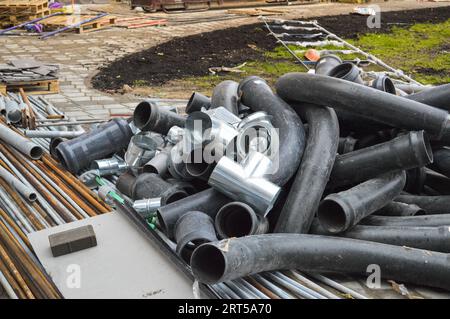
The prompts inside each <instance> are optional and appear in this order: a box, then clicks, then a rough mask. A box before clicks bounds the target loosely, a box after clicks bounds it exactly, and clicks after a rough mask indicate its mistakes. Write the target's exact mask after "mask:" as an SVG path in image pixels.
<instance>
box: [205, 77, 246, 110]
mask: <svg viewBox="0 0 450 319" xmlns="http://www.w3.org/2000/svg"><path fill="white" fill-rule="evenodd" d="M238 88H239V83H237V82H235V81H231V80H226V81H222V82H220V83H219V84H217V85H216V86H215V88H214V90H213V93H212V96H211V108H212V109H215V108H217V107H219V106H222V107H224V108H226V109H227V110H228V111H230V112H231V113H233V114H236V115H238V102H239V97H238Z"/></svg>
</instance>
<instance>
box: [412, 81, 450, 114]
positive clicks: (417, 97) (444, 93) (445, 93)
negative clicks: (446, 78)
mask: <svg viewBox="0 0 450 319" xmlns="http://www.w3.org/2000/svg"><path fill="white" fill-rule="evenodd" d="M407 98H408V99H410V100H414V101H417V102H420V103H423V104H428V105H431V106H434V107H438V108H440V109H443V110H447V111H450V84H443V85H439V86H436V87H433V88H427V89H425V90H423V91H421V92H419V93H414V94H411V95H408V96H407Z"/></svg>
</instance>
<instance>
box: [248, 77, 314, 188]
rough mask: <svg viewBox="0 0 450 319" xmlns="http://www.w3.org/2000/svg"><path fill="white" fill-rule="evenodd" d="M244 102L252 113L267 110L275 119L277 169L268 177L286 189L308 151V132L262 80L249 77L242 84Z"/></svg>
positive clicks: (292, 111)
mask: <svg viewBox="0 0 450 319" xmlns="http://www.w3.org/2000/svg"><path fill="white" fill-rule="evenodd" d="M239 95H240V98H241V102H242V103H243V104H245V105H246V106H248V107H250V108H251V109H252V110H253V111H255V112H256V111H264V112H266V113H267V114H268V115H270V116H271V117H272V125H273V126H274V127H275V128H276V129H278V130H279V131H278V135H279V141H280V143H279V144H280V145H279V150H280V152H279V156H278V162H279V163H275V165H277V164H278V170H277V171H276V172H275V173H274V174H271V175H270V176H268V179H270V181H271V182H273V183H275V184H277V185H279V186H283V185H284V184H286V183H287V181H288V180H289V179H290V178H291V177H292V176H293V175H294V174H295V172H296V171H297V169H298V166H299V165H300V161H301V159H302V156H303V151H304V148H305V139H306V138H305V130H304V128H303V124H302V122H301V120H300V118H299V117H298V115H297V114H296V113H295V112H294V110H293V109H292V108H291V107H290V106H289V105H288V104H287V103H286V102H284V101H283V100H282V99H281V98H279V97H278V96H277V95H275V94H274V93H273V92H272V90H271V88H270V87H269V85H268V84H267V83H266V82H265V81H264V80H263V79H261V78H260V77H257V76H250V77H247V78H245V79H243V80H242V81H241V82H240V83H239Z"/></svg>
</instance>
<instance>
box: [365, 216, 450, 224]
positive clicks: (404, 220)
mask: <svg viewBox="0 0 450 319" xmlns="http://www.w3.org/2000/svg"><path fill="white" fill-rule="evenodd" d="M361 225H369V226H405V227H438V226H450V214H439V215H423V216H422V215H421V216H402V217H397V216H375V215H372V216H369V217H366V218H364V219H363V220H362V221H361Z"/></svg>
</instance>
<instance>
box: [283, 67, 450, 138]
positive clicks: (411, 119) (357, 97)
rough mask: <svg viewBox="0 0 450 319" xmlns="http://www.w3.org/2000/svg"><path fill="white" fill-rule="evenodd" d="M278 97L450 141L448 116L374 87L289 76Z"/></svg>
mask: <svg viewBox="0 0 450 319" xmlns="http://www.w3.org/2000/svg"><path fill="white" fill-rule="evenodd" d="M276 88H277V93H278V95H279V96H280V97H281V98H283V99H285V100H291V101H296V102H307V103H314V104H318V105H325V106H331V107H333V108H338V109H342V110H344V111H348V112H351V113H353V114H356V115H359V116H361V117H365V118H367V119H373V120H376V121H379V122H380V123H384V124H387V125H392V126H394V127H398V128H403V129H407V130H425V131H427V132H428V133H429V134H431V135H433V136H434V137H435V138H438V139H442V141H445V142H448V141H450V125H449V123H448V122H449V121H448V112H446V111H444V110H441V109H438V108H435V107H432V106H429V105H426V104H423V103H419V102H416V101H413V100H409V99H406V98H403V97H400V96H396V95H394V94H389V93H386V92H382V91H379V90H376V89H374V88H371V87H367V86H364V85H360V84H356V83H353V82H349V81H345V80H342V79H336V78H332V77H327V76H321V75H314V74H306V73H287V74H285V75H283V76H282V77H280V79H279V80H278V82H277V84H276Z"/></svg>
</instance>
